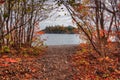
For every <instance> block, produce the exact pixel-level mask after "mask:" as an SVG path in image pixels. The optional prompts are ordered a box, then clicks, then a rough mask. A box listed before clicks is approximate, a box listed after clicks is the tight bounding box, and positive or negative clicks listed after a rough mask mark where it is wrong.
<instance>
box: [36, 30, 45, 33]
mask: <svg viewBox="0 0 120 80" xmlns="http://www.w3.org/2000/svg"><path fill="white" fill-rule="evenodd" d="M36 34H45V32H44V31H38V32H36Z"/></svg>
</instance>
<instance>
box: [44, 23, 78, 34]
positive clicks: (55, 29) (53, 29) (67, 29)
mask: <svg viewBox="0 0 120 80" xmlns="http://www.w3.org/2000/svg"><path fill="white" fill-rule="evenodd" d="M42 31H43V32H45V33H58V34H76V33H78V29H77V28H75V27H73V26H60V25H57V26H48V27H46V28H45V29H43V30H42Z"/></svg>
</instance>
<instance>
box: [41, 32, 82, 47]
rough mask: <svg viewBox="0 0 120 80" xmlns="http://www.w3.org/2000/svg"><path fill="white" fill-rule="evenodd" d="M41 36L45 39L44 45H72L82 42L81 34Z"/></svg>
mask: <svg viewBox="0 0 120 80" xmlns="http://www.w3.org/2000/svg"><path fill="white" fill-rule="evenodd" d="M40 37H41V39H42V40H45V41H44V45H72V44H80V43H81V42H82V40H80V38H79V34H42V35H41V36H40Z"/></svg>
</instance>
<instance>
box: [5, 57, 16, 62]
mask: <svg viewBox="0 0 120 80" xmlns="http://www.w3.org/2000/svg"><path fill="white" fill-rule="evenodd" d="M5 61H6V62H11V63H15V62H18V61H16V60H15V59H12V58H6V59H5Z"/></svg>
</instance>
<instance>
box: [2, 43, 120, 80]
mask: <svg viewBox="0 0 120 80" xmlns="http://www.w3.org/2000/svg"><path fill="white" fill-rule="evenodd" d="M113 46H114V45H112V44H110V47H111V48H109V49H110V52H109V54H108V55H107V56H106V57H100V56H98V55H97V53H96V52H95V51H94V50H92V47H91V46H88V45H87V44H81V45H79V46H77V45H68V46H67V45H64V46H48V47H47V48H44V49H43V50H39V49H38V51H40V55H38V56H29V55H28V54H25V53H26V51H27V53H28V52H29V54H30V53H31V54H36V52H37V50H35V49H34V50H33V48H32V49H31V48H29V49H24V48H23V49H22V50H23V51H22V50H20V52H23V53H24V55H22V54H20V55H9V54H6V55H2V56H0V80H120V48H118V49H116V48H115V47H113ZM114 48H115V49H114ZM112 49H113V50H112ZM24 50H25V51H24ZM106 50H108V49H107V48H106ZM41 52H44V53H41ZM13 53H14V52H13Z"/></svg>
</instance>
